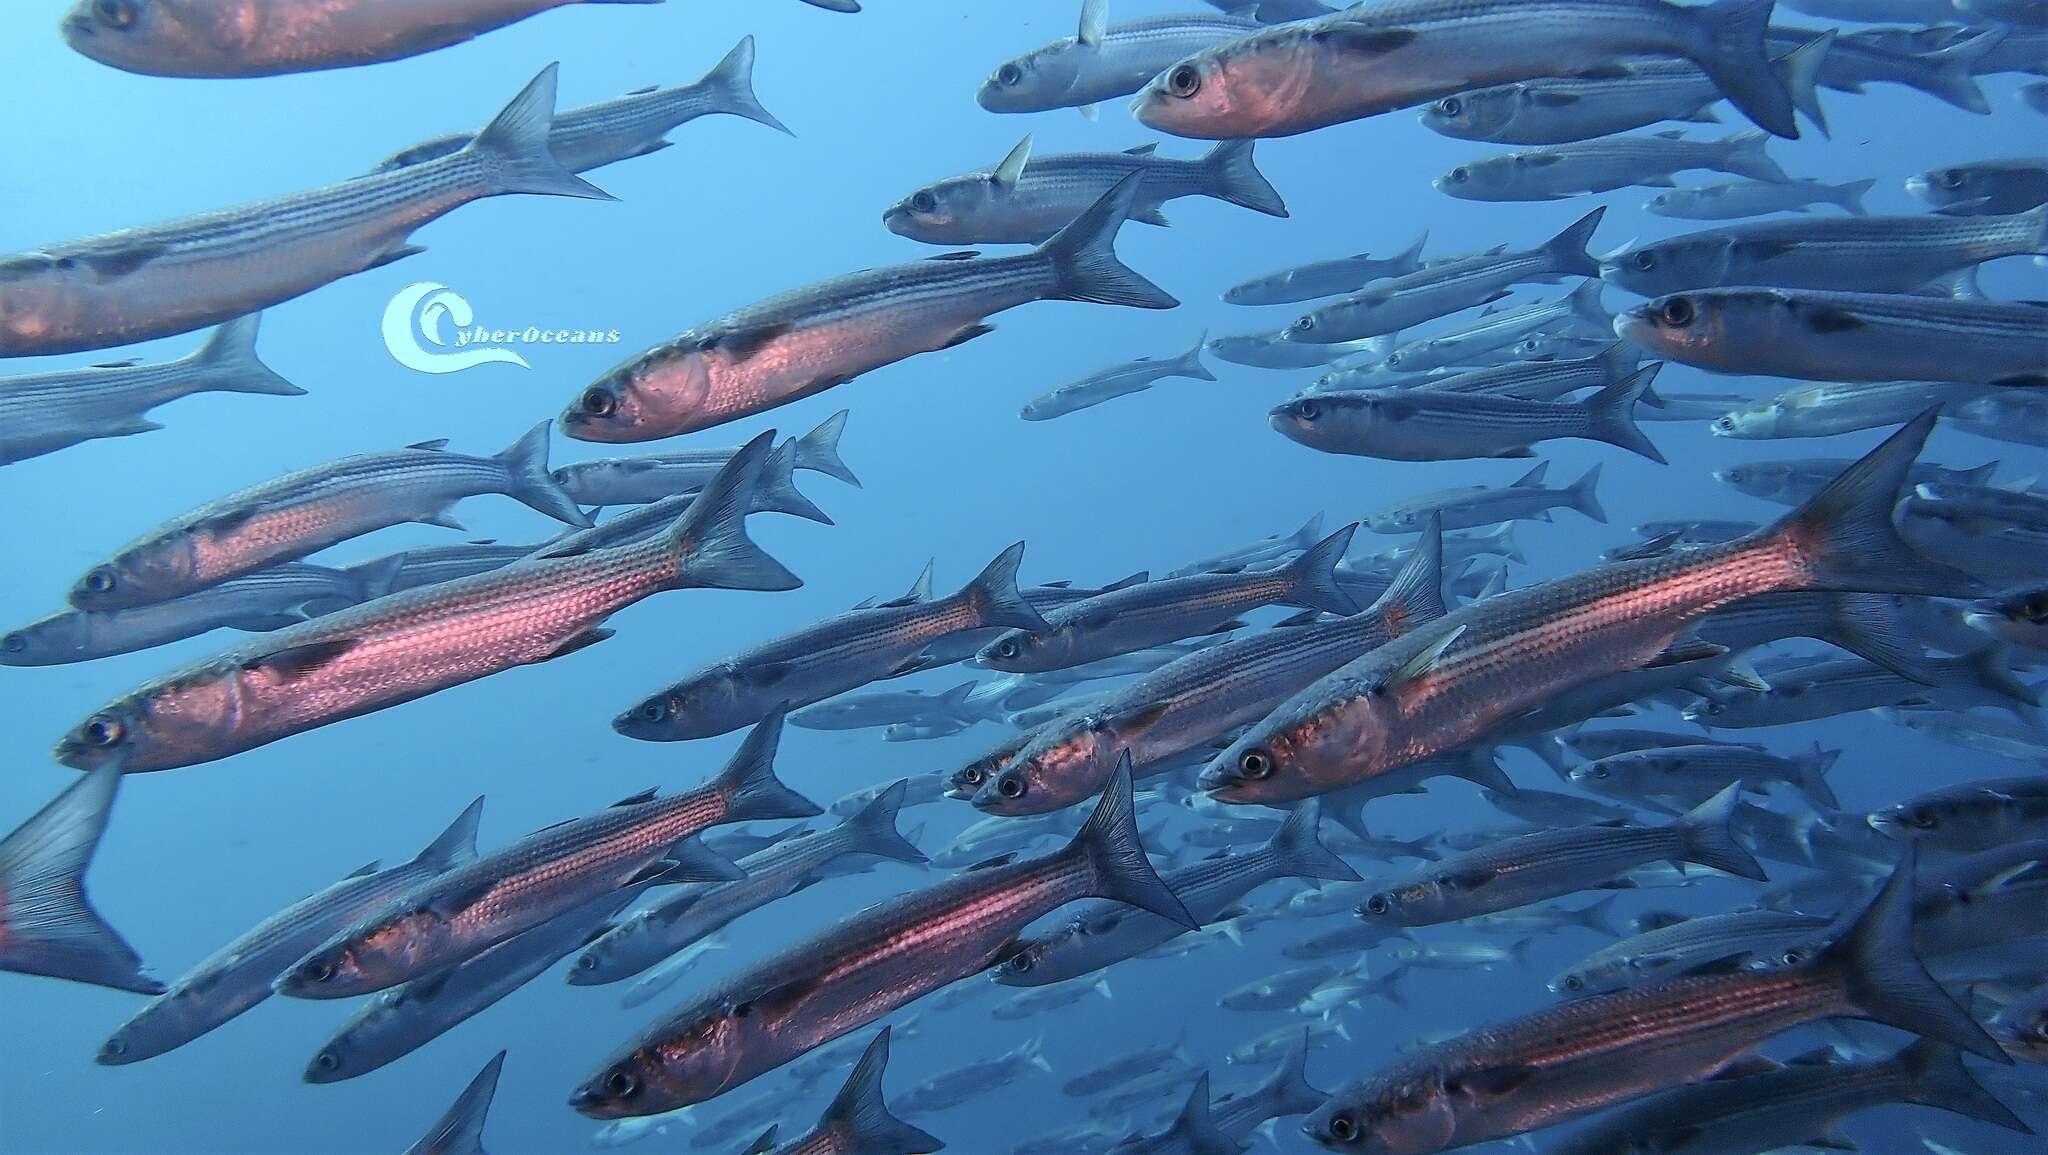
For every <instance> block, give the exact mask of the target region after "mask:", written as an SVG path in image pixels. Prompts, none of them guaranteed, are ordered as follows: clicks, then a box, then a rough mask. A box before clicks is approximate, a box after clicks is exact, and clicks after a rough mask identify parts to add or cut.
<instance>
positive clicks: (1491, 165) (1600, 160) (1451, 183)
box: [1435, 129, 1790, 201]
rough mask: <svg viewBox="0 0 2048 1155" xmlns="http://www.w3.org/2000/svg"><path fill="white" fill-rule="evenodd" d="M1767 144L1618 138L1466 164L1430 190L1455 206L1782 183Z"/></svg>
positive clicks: (1759, 140)
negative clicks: (1688, 176)
mask: <svg viewBox="0 0 2048 1155" xmlns="http://www.w3.org/2000/svg"><path fill="white" fill-rule="evenodd" d="M1768 140H1770V137H1769V136H1768V135H1767V134H1765V133H1761V132H1748V133H1740V134H1738V135H1735V136H1730V137H1725V138H1723V139H1721V140H1687V139H1686V138H1685V130H1683V129H1673V130H1671V131H1669V132H1659V133H1655V134H1652V135H1650V136H1617V137H1610V138H1606V139H1602V140H1590V141H1584V142H1581V143H1578V144H1558V145H1551V146H1550V147H1548V148H1541V149H1530V150H1528V151H1525V152H1511V153H1507V154H1505V155H1502V156H1493V157H1487V158H1486V159H1484V160H1475V161H1468V162H1466V163H1465V164H1461V165H1458V166H1457V167H1456V168H1453V169H1451V170H1450V171H1449V172H1447V173H1445V174H1444V175H1443V176H1440V177H1438V178H1437V179H1436V181H1435V184H1436V188H1437V191H1439V192H1442V193H1445V194H1447V195H1449V196H1454V197H1457V198H1458V199H1459V200H1468V201H1554V200H1565V199H1568V198H1570V197H1573V196H1577V195H1578V194H1580V193H1600V192H1612V191H1613V190H1615V189H1619V188H1627V187H1629V186H1630V185H1649V186H1652V187H1667V186H1671V185H1673V184H1675V183H1676V182H1674V181H1673V180H1672V179H1671V178H1672V176H1673V174H1676V173H1681V172H1687V171H1690V170H1693V169H1710V170H1712V171H1715V172H1727V173H1734V174H1735V175H1737V176H1746V177H1750V178H1752V179H1754V180H1764V181H1783V180H1789V179H1790V178H1789V177H1787V176H1786V175H1785V171H1784V170H1783V169H1781V168H1779V167H1778V162H1776V161H1774V160H1772V159H1771V158H1770V156H1769V155H1768V154H1766V153H1765V151H1764V144H1765V142H1766V141H1768Z"/></svg>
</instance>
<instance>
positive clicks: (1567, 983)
mask: <svg viewBox="0 0 2048 1155" xmlns="http://www.w3.org/2000/svg"><path fill="white" fill-rule="evenodd" d="M1585 988H1586V980H1585V979H1582V978H1580V977H1579V976H1577V975H1566V976H1565V977H1564V989H1566V990H1568V991H1578V990H1584V989H1585Z"/></svg>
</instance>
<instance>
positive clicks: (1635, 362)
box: [1421, 341, 1661, 401]
mask: <svg viewBox="0 0 2048 1155" xmlns="http://www.w3.org/2000/svg"><path fill="white" fill-rule="evenodd" d="M1641 361H1642V354H1641V353H1640V352H1639V351H1637V350H1636V349H1635V348H1634V347H1632V346H1630V345H1627V344H1624V343H1622V342H1620V341H1612V342H1609V343H1608V345H1607V346H1606V348H1604V349H1602V350H1600V351H1599V352H1598V353H1596V354H1594V355H1593V356H1590V357H1568V358H1564V359H1562V360H1556V361H1508V362H1504V363H1502V364H1499V365H1493V366H1490V367H1488V368H1484V369H1473V370H1469V371H1467V372H1463V373H1459V374H1456V375H1454V376H1451V377H1446V378H1443V379H1442V380H1439V381H1433V382H1430V383H1428V384H1426V385H1423V386H1421V388H1422V389H1425V390H1427V391H1429V392H1432V393H1471V394H1478V395H1482V396H1488V397H1519V398H1522V399H1523V400H1526V401H1558V400H1561V399H1563V398H1565V397H1568V396H1569V395H1571V394H1573V393H1576V392H1578V391H1579V390H1581V389H1596V390H1597V389H1604V388H1606V387H1607V386H1609V385H1616V384H1619V383H1620V382H1622V381H1624V380H1626V379H1627V378H1628V377H1629V376H1631V375H1632V374H1634V373H1635V372H1636V371H1637V370H1638V368H1639V367H1640V363H1641ZM1644 397H1645V399H1648V397H1649V394H1648V393H1645V394H1644ZM1659 400H1661V398H1659Z"/></svg>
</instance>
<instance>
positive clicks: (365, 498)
mask: <svg viewBox="0 0 2048 1155" xmlns="http://www.w3.org/2000/svg"><path fill="white" fill-rule="evenodd" d="M551 428H552V423H550V422H545V421H543V422H542V423H540V424H539V425H536V426H534V427H533V428H532V429H530V430H528V431H527V432H526V435H525V436H523V437H521V438H520V439H519V440H518V441H516V442H514V443H513V444H512V445H511V446H510V447H508V448H507V449H505V450H504V452H502V453H499V454H498V455H496V456H494V457H471V456H469V455H467V454H461V453H449V452H447V451H446V449H445V448H444V446H445V445H446V444H447V443H446V442H445V441H423V442H421V443H419V444H418V445H413V446H409V447H407V448H405V449H399V450H392V451H389V452H384V453H365V454H360V455H357V456H355V457H345V458H342V459H341V460H339V461H332V462H328V463H326V464H323V465H315V466H312V467H310V468H307V469H302V470H299V471H297V472H295V473H289V474H286V475H285V476H283V477H280V478H276V479H274V480H271V481H266V482H262V483H260V484H257V485H253V486H249V487H247V488H245V489H241V490H237V491H236V492H234V493H231V494H229V495H227V496H226V497H222V498H218V499H216V500H214V501H211V502H208V503H207V504H206V505H203V506H201V507H199V508H198V509H195V510H192V511H191V512H189V513H184V514H180V515H179V516H177V517H174V518H172V519H170V520H169V521H167V522H165V523H164V524H162V525H160V526H158V527H157V528H155V529H152V530H150V531H149V532H148V533H146V534H144V535H142V536H141V537H139V538H137V539H136V540H135V541H133V542H130V543H129V544H128V545H126V546H123V547H122V548H121V549H120V550H119V551H118V552H116V553H115V554H114V555H113V556H112V557H111V558H108V559H107V560H106V561H103V562H101V563H99V564H98V565H95V566H93V567H92V568H91V569H89V570H87V571H86V572H85V573H84V575H82V576H81V577H79V579H78V580H77V581H76V582H74V583H73V584H72V587H71V592H70V601H71V604H72V605H73V606H74V607H76V608H78V609H81V610H123V609H133V608H135V607H137V606H146V605H150V604H152V603H155V602H163V601H168V600H170V599H171V598H176V597H182V596H184V595H187V594H192V593H196V592H198V591H200V590H204V589H206V588H207V587H209V586H213V585H217V584H219V583H220V582H223V581H226V580H228V579H230V578H236V577H241V576H243V575H245V574H251V573H255V572H256V571H258V570H260V569H262V568H264V567H265V566H269V565H273V564H276V563H278V562H285V561H293V560H296V559H298V558H302V557H305V556H306V555H308V554H311V553H314V552H317V551H319V550H321V549H325V548H326V547H328V546H331V545H335V544H338V543H340V542H344V541H347V540H349V539H351V538H355V537H360V536H362V535H363V534H366V533H371V532H374V531H376V530H379V529H385V528H388V527H390V526H394V525H403V524H405V523H407V522H419V523H423V524H428V525H445V526H454V525H456V524H457V523H456V522H455V521H454V520H453V518H452V516H451V515H450V513H449V510H450V509H451V507H453V506H454V505H455V503H456V502H458V501H461V500H462V499H463V498H465V497H475V496H479V495H482V494H491V493H495V494H503V495H505V496H507V497H511V498H513V499H515V500H518V501H520V502H521V503H522V504H525V505H527V506H529V507H531V508H533V509H535V510H537V511H539V512H541V513H545V514H547V515H548V516H550V517H553V518H556V519H557V520H560V521H564V522H567V523H568V524H570V525H583V526H587V525H589V524H590V522H589V519H588V518H586V517H585V516H584V514H583V511H582V510H581V509H580V508H578V507H577V505H576V503H575V502H574V501H572V500H570V498H569V495H568V494H567V493H564V492H563V491H562V489H561V487H560V486H558V485H556V483H555V480H554V478H553V477H552V476H551V475H550V474H549V473H548V460H547V458H548V433H549V430H550V429H551Z"/></svg>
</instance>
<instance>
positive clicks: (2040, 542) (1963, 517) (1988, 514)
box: [1898, 483, 2048, 628]
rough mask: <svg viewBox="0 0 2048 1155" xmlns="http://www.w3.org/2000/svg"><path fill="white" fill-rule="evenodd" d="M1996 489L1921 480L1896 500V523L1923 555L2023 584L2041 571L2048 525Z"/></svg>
mask: <svg viewBox="0 0 2048 1155" xmlns="http://www.w3.org/2000/svg"><path fill="white" fill-rule="evenodd" d="M2001 492H2002V491H2000V490H1999V489H1997V488H1996V487H1979V488H1977V489H1976V490H1975V491H1974V492H1971V493H1967V494H1966V493H1965V492H1963V491H1958V490H1956V489H1953V488H1946V489H1934V488H1930V487H1928V486H1927V485H1926V484H1925V483H1922V484H1920V485H1917V486H1915V487H1914V491H1913V494H1912V496H1910V497H1908V498H1906V499H1905V500H1904V501H1902V502H1900V503H1899V511H1898V520H1899V524H1900V526H1901V528H1902V529H1903V530H1904V532H1905V534H1906V540H1907V541H1909V542H1912V543H1913V546H1914V548H1915V549H1918V550H1920V552H1922V553H1935V554H1940V555H1941V556H1944V557H1947V558H1949V559H1951V560H1952V561H1953V562H1954V563H1955V564H1956V565H1959V566H1963V567H1966V568H1968V570H1969V571H1970V572H1971V573H1975V574H1979V575H1982V576H1985V577H1989V578H1994V579H1998V582H1999V584H2001V585H2011V584H2015V583H2024V582H2027V581H2030V580H2032V579H2033V578H2034V577H2035V575H2037V574H2039V573H2040V572H2041V568H2042V566H2041V557H2042V553H2043V550H2044V548H2048V536H2044V532H2043V531H2044V530H2048V525H2044V523H2043V522H2042V521H2041V520H2040V519H2039V517H2038V510H2035V509H2033V508H2030V503H2029V499H2028V497H2027V496H2026V495H2022V494H2011V495H2010V496H2006V497H1998V496H1995V495H1998V494H2000V493H2001ZM1965 628H1968V627H1967V626H1966V627H1965Z"/></svg>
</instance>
